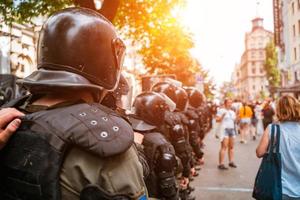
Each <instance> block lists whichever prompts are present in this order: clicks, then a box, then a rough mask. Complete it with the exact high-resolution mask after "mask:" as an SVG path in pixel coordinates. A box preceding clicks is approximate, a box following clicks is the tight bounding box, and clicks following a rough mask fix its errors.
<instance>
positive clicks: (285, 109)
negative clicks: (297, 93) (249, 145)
mask: <svg viewBox="0 0 300 200" xmlns="http://www.w3.org/2000/svg"><path fill="white" fill-rule="evenodd" d="M276 116H277V118H278V121H279V126H280V143H279V144H280V145H279V151H280V153H281V162H282V171H281V181H282V200H299V199H300V123H299V122H300V103H299V101H298V100H296V99H295V98H294V97H292V96H288V95H285V96H282V97H281V98H280V99H279V100H278V102H277V104H276ZM270 127H271V126H270V125H269V126H268V127H267V129H266V130H265V132H264V135H263V136H262V138H261V141H260V144H259V145H258V147H257V149H256V155H257V157H259V158H261V157H262V156H263V155H264V154H265V153H266V152H267V149H268V145H269V140H270Z"/></svg>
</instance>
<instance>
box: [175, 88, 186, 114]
mask: <svg viewBox="0 0 300 200" xmlns="http://www.w3.org/2000/svg"><path fill="white" fill-rule="evenodd" d="M175 93H176V99H177V101H176V108H177V109H178V110H180V111H184V110H185V109H186V107H187V104H188V94H187V92H186V91H185V90H184V89H183V88H181V87H177V89H176V91H175Z"/></svg>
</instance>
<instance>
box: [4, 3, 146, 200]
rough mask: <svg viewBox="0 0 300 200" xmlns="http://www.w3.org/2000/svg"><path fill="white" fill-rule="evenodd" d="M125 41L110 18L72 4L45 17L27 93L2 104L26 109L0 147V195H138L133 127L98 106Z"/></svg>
mask: <svg viewBox="0 0 300 200" xmlns="http://www.w3.org/2000/svg"><path fill="white" fill-rule="evenodd" d="M124 53H125V46H124V44H123V42H122V41H121V40H120V39H119V38H118V37H117V34H116V31H115V29H114V27H113V25H112V24H111V23H110V22H109V21H108V20H107V19H105V18H104V17H103V16H101V15H99V14H98V13H97V12H94V11H92V10H89V9H83V8H69V9H65V10H62V11H60V12H57V13H55V14H54V15H52V16H51V17H50V18H49V19H48V20H47V21H46V23H45V24H44V26H43V28H42V31H41V33H40V37H39V44H38V70H37V71H35V72H33V73H32V74H31V75H30V76H28V77H26V78H25V79H24V80H22V81H21V84H23V86H25V87H26V88H27V89H28V90H29V91H30V93H31V95H29V96H25V97H23V98H21V99H19V100H16V101H14V102H10V103H9V104H8V105H7V106H13V107H15V108H18V109H19V110H22V111H23V112H25V113H26V115H25V116H24V117H23V118H22V124H21V126H20V128H19V129H18V131H17V132H16V133H15V134H14V135H13V136H12V138H11V140H10V142H9V143H8V144H7V145H6V147H5V148H4V149H3V150H2V151H1V155H0V156H1V158H0V159H1V163H0V168H1V169H0V199H19V200H45V199H49V200H60V199H62V200H69V199H70V200H71V199H72V200H74V199H81V200H87V199H88V200H94V199H95V200H98V199H143V198H146V189H145V185H144V181H143V175H142V167H141V165H140V163H139V162H138V156H137V152H136V150H135V148H134V147H133V130H132V128H131V126H130V124H129V123H127V121H125V120H124V119H122V118H121V117H120V116H119V115H118V114H117V113H116V112H114V111H113V110H111V109H109V108H107V107H104V106H102V105H100V104H99V103H98V102H100V101H101V100H102V98H103V96H104V95H105V94H106V91H108V90H113V89H114V88H115V87H116V85H117V83H118V81H119V76H120V71H121V67H122V64H123V56H124Z"/></svg>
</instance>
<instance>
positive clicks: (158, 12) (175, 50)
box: [0, 0, 213, 91]
mask: <svg viewBox="0 0 300 200" xmlns="http://www.w3.org/2000/svg"><path fill="white" fill-rule="evenodd" d="M185 1H186V0H167V1H166V0H104V1H103V4H102V7H101V9H99V10H97V9H96V6H95V4H94V0H60V1H53V0H6V1H1V2H0V15H2V16H3V19H4V21H5V22H6V23H10V22H19V23H28V22H31V20H32V19H33V18H34V17H37V16H40V15H45V16H47V15H50V14H51V13H53V12H55V11H57V10H60V9H62V8H66V7H70V6H81V7H87V8H90V9H93V10H96V11H98V12H99V13H101V14H103V15H104V16H106V17H107V18H109V19H110V20H111V21H112V22H113V24H114V25H115V26H116V27H117V28H118V30H120V32H121V33H122V34H123V35H124V36H125V38H130V39H131V40H132V41H134V43H135V44H138V46H139V48H138V51H137V53H138V54H140V55H141V57H142V60H143V64H144V65H145V67H146V69H147V71H148V73H150V74H175V75H176V77H177V79H178V80H180V81H182V82H183V83H184V84H186V85H194V84H195V78H194V77H195V74H196V73H203V71H201V65H200V63H199V62H198V61H197V60H195V58H193V57H192V55H191V54H190V50H191V49H192V48H193V47H194V42H193V35H192V33H191V32H190V31H189V30H188V29H187V28H186V27H185V26H183V25H182V24H181V22H180V21H179V20H178V15H176V14H174V12H173V11H174V10H175V9H177V8H180V7H182V6H184V5H185V3H186V2H185ZM203 77H205V78H206V84H207V86H206V90H207V91H209V90H210V89H212V88H213V87H211V86H210V84H211V83H212V80H208V79H207V76H204V75H203Z"/></svg>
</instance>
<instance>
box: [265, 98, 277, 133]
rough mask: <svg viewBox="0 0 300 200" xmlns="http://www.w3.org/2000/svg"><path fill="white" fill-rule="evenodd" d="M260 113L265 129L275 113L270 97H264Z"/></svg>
mask: <svg viewBox="0 0 300 200" xmlns="http://www.w3.org/2000/svg"><path fill="white" fill-rule="evenodd" d="M262 114H263V126H264V130H265V129H266V128H267V126H268V125H269V124H271V123H272V122H273V117H274V115H275V111H274V108H273V106H272V100H271V99H270V98H269V99H266V101H265V103H264V106H263V109H262Z"/></svg>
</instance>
